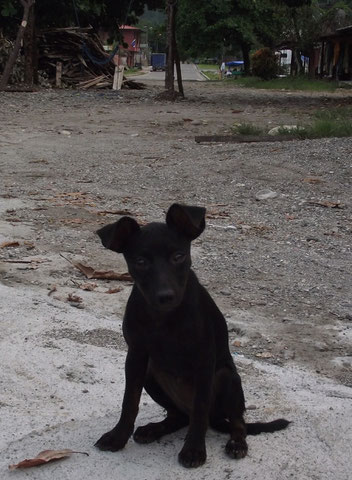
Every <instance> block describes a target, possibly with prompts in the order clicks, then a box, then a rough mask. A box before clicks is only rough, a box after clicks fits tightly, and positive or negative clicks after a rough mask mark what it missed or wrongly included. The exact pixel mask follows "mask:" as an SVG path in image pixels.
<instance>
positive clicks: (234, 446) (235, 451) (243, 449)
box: [225, 438, 248, 460]
mask: <svg viewBox="0 0 352 480" xmlns="http://www.w3.org/2000/svg"><path fill="white" fill-rule="evenodd" d="M225 451H226V453H227V455H228V456H229V457H231V458H236V459H237V460H238V459H240V458H244V457H245V456H246V455H247V452H248V445H247V442H246V440H245V439H244V438H243V439H241V440H233V439H231V440H229V441H228V442H227V444H226V447H225Z"/></svg>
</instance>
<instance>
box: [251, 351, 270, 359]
mask: <svg viewBox="0 0 352 480" xmlns="http://www.w3.org/2000/svg"><path fill="white" fill-rule="evenodd" d="M255 356H256V357H259V358H272V357H273V356H274V355H273V354H272V353H270V352H261V353H256V354H255Z"/></svg>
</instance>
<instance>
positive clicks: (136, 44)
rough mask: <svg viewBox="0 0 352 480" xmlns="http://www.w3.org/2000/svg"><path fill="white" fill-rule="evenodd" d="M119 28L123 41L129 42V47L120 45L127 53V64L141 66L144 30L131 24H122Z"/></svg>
mask: <svg viewBox="0 0 352 480" xmlns="http://www.w3.org/2000/svg"><path fill="white" fill-rule="evenodd" d="M119 30H120V32H121V34H122V37H123V43H125V44H127V47H124V46H123V45H121V46H120V50H121V51H124V52H125V53H127V66H128V67H135V66H140V65H141V63H142V58H141V48H140V44H141V32H142V30H141V29H140V28H137V27H132V26H130V25H121V26H120V27H119Z"/></svg>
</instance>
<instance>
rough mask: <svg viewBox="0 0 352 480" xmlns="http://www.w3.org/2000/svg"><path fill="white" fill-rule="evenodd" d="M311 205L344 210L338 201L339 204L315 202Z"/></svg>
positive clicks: (311, 202)
mask: <svg viewBox="0 0 352 480" xmlns="http://www.w3.org/2000/svg"><path fill="white" fill-rule="evenodd" d="M309 203H310V204H311V205H317V206H318V207H326V208H344V205H343V204H342V203H341V202H339V201H337V202H330V201H329V200H327V201H324V202H314V201H313V200H312V201H310V202H309Z"/></svg>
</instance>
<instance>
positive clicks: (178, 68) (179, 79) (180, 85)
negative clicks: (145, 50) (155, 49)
mask: <svg viewBox="0 0 352 480" xmlns="http://www.w3.org/2000/svg"><path fill="white" fill-rule="evenodd" d="M176 13H177V6H176V5H175V12H174V17H175V19H174V21H175V25H174V28H173V38H172V41H173V49H174V55H175V64H176V73H177V85H178V91H179V93H180V95H182V97H184V96H185V93H184V91H183V83H182V72H181V62H180V56H179V54H178V48H177V41H176Z"/></svg>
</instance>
